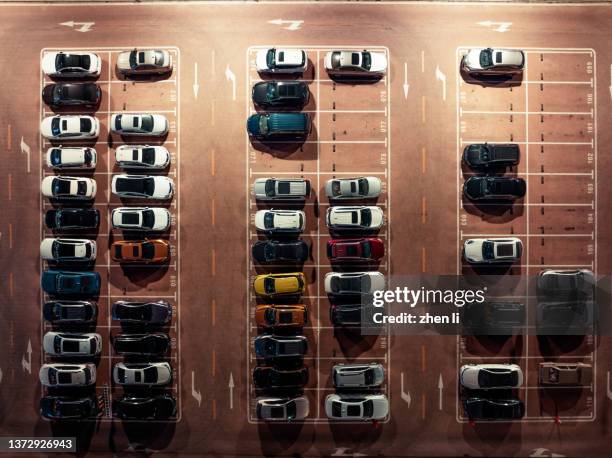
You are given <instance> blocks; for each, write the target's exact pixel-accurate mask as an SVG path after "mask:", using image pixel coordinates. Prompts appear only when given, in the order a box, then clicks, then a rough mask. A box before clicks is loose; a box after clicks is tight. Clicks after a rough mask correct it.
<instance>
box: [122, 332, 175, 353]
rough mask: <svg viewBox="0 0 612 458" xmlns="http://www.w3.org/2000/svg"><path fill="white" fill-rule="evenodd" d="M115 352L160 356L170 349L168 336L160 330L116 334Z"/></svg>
mask: <svg viewBox="0 0 612 458" xmlns="http://www.w3.org/2000/svg"><path fill="white" fill-rule="evenodd" d="M113 348H114V349H115V352H116V353H117V354H119V355H123V356H162V355H165V354H166V353H168V350H169V349H170V338H169V337H168V336H167V335H166V334H163V333H161V332H157V333H153V334H117V335H116V336H115V337H114V339H113Z"/></svg>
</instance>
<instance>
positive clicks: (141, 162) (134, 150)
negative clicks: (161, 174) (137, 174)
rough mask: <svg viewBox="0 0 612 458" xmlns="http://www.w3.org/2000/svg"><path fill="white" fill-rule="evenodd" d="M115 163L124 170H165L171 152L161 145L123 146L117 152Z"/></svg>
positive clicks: (168, 163)
mask: <svg viewBox="0 0 612 458" xmlns="http://www.w3.org/2000/svg"><path fill="white" fill-rule="evenodd" d="M115 161H116V162H117V165H118V166H119V167H121V168H124V169H165V168H166V167H168V165H170V152H169V151H168V150H167V149H166V147H165V146H159V145H155V146H149V145H121V146H119V147H118V148H117V149H116V150H115Z"/></svg>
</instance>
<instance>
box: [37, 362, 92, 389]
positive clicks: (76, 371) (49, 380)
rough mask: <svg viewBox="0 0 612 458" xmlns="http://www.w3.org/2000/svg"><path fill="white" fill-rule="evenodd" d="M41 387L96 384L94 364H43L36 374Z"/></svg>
mask: <svg viewBox="0 0 612 458" xmlns="http://www.w3.org/2000/svg"><path fill="white" fill-rule="evenodd" d="M38 378H39V380H40V383H42V384H43V386H47V387H63V386H88V385H92V384H94V383H96V365H95V364H91V363H89V364H61V363H59V364H57V363H56V364H43V365H42V366H41V367H40V371H39V372H38Z"/></svg>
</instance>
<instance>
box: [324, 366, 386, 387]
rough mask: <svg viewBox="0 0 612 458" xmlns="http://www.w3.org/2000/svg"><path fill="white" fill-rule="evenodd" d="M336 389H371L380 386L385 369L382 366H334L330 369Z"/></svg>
mask: <svg viewBox="0 0 612 458" xmlns="http://www.w3.org/2000/svg"><path fill="white" fill-rule="evenodd" d="M332 378H333V381H334V386H335V387H336V388H373V387H377V386H380V385H382V382H383V381H384V379H385V369H384V368H383V366H382V364H379V363H368V364H336V365H335V366H334V367H333V369H332Z"/></svg>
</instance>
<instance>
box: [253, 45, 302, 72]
mask: <svg viewBox="0 0 612 458" xmlns="http://www.w3.org/2000/svg"><path fill="white" fill-rule="evenodd" d="M255 65H256V67H257V71H258V72H260V73H303V72H304V71H306V68H307V67H308V56H307V55H306V51H304V50H302V49H289V48H287V49H285V48H278V49H277V48H272V49H261V50H259V51H257V56H256V58H255Z"/></svg>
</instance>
